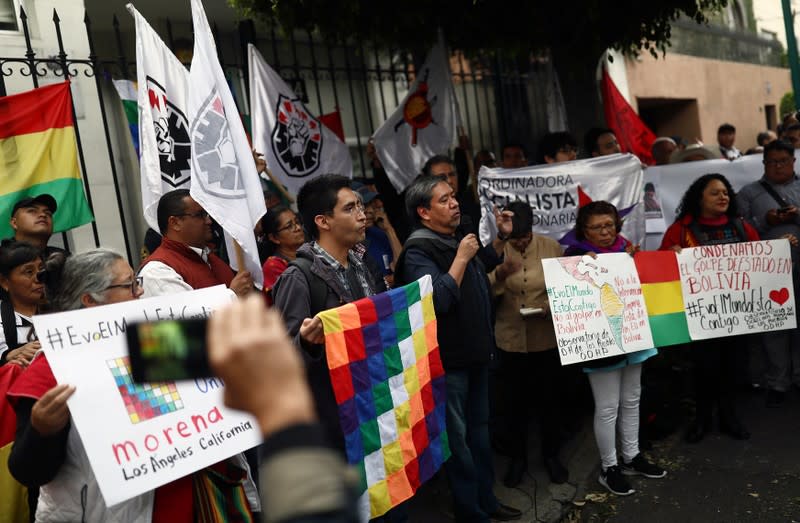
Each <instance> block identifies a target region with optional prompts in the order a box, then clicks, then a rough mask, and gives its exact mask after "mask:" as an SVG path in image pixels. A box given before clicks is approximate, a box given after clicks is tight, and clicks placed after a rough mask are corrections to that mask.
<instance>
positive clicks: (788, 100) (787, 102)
mask: <svg viewBox="0 0 800 523" xmlns="http://www.w3.org/2000/svg"><path fill="white" fill-rule="evenodd" d="M796 110H797V105H795V103H794V93H793V92H792V91H789V92H788V93H786V94H784V95H783V96H782V97H781V103H780V111H781V118H783V115H784V114H788V113H793V112H794V111H796Z"/></svg>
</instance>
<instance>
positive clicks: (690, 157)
mask: <svg viewBox="0 0 800 523" xmlns="http://www.w3.org/2000/svg"><path fill="white" fill-rule="evenodd" d="M721 159H722V152H721V151H720V150H719V148H718V147H709V146H708V145H700V144H692V145H687V146H686V148H685V149H676V150H675V151H674V152H673V153H672V156H670V157H669V163H683V162H696V161H699V160H721Z"/></svg>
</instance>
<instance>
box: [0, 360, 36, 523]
mask: <svg viewBox="0 0 800 523" xmlns="http://www.w3.org/2000/svg"><path fill="white" fill-rule="evenodd" d="M21 373H22V367H20V366H19V365H14V364H12V363H7V364H5V365H3V366H0V500H2V502H0V521H28V519H29V518H28V491H27V490H26V489H25V487H24V486H22V485H21V484H19V483H17V480H15V479H14V478H13V477H12V476H11V472H10V471H9V470H8V457H9V456H10V455H11V447H12V446H13V445H14V432H15V431H16V427H17V415H16V414H15V413H14V409H13V408H11V404H10V403H9V402H8V400H7V399H6V392H7V391H8V389H9V388H10V387H11V384H12V383H14V380H16V378H17V376H19V375H20V374H21Z"/></svg>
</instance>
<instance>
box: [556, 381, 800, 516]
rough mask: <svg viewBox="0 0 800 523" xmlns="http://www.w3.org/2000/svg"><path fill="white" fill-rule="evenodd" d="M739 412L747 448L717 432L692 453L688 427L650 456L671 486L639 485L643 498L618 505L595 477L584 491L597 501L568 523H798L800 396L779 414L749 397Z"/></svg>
mask: <svg viewBox="0 0 800 523" xmlns="http://www.w3.org/2000/svg"><path fill="white" fill-rule="evenodd" d="M738 406H739V413H740V418H741V420H742V422H743V423H744V424H745V426H746V427H747V428H748V429H749V430H750V432H751V433H752V437H751V439H750V440H749V441H736V440H733V439H731V438H730V437H728V436H726V435H723V434H720V433H719V432H717V431H716V430H714V431H712V432H711V434H709V435H708V436H706V438H705V439H704V440H703V441H701V442H700V443H698V444H694V445H692V444H689V443H686V442H684V441H683V432H684V430H685V427H684V430H682V431H680V432H679V433H676V434H673V435H672V436H670V437H669V438H667V439H666V440H665V441H662V442H658V443H657V444H656V445H655V448H654V450H653V451H651V453H650V455H651V457H653V458H655V460H656V461H657V462H658V463H659V464H660V465H661V466H663V467H665V468H666V469H667V470H668V471H669V472H668V475H667V477H666V478H664V479H658V480H654V479H646V478H633V479H632V482H631V483H632V486H633V488H635V489H636V490H637V492H636V493H635V494H633V495H631V496H627V497H624V498H619V497H616V496H613V495H606V494H605V492H601V491H602V490H603V489H602V487H600V486H599V485H598V484H597V481H596V479H595V476H596V473H593V474H592V475H591V476H589V477H587V481H586V483H585V485H586V486H587V488H588V490H589V491H590V494H592V495H590V496H589V497H590V498H592V499H595V501H588V502H587V503H586V504H585V505H584V506H583V507H580V508H579V507H576V508H575V509H573V511H572V512H571V514H570V515H569V517H567V518H565V521H570V522H598V523H599V522H614V523H634V522H636V523H638V522H641V521H647V522H648V523H662V522H663V523H673V522H678V521H679V522H682V523H684V522H685V523H694V522H697V523H700V522H702V523H716V522H726V523H727V522H751V521H752V522H770V523H771V522H781V523H783V522H800V444H799V442H800V439H798V438H800V415H798V412H799V411H800V393H798V392H797V391H794V390H793V391H791V392H790V393H788V395H787V400H786V402H785V404H784V405H783V406H782V407H780V408H776V409H768V408H766V407H765V406H764V394H763V393H760V394H753V393H751V394H743V395H742V396H741V398H740V399H739V403H738ZM715 429H716V427H715ZM645 514H646V517H645Z"/></svg>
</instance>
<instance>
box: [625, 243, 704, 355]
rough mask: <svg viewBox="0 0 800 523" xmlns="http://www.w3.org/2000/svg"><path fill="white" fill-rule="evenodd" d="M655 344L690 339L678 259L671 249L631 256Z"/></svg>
mask: <svg viewBox="0 0 800 523" xmlns="http://www.w3.org/2000/svg"><path fill="white" fill-rule="evenodd" d="M633 261H634V263H636V271H637V272H638V273H639V281H640V282H641V283H642V295H643V296H644V303H645V305H646V307H647V316H648V319H649V320H650V330H651V331H652V333H653V343H654V344H655V346H656V347H666V346H668V345H677V344H679V343H689V342H690V341H692V340H691V338H690V337H689V327H688V325H687V323H686V311H685V309H684V307H683V294H682V292H681V277H680V272H678V261H677V259H676V258H675V253H674V252H672V251H653V252H637V253H636V256H634V258H633Z"/></svg>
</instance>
